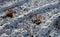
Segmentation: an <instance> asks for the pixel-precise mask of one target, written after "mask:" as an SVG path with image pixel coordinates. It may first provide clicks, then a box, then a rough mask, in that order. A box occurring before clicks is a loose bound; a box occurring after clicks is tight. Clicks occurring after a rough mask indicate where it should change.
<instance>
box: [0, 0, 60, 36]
mask: <svg viewBox="0 0 60 37" xmlns="http://www.w3.org/2000/svg"><path fill="white" fill-rule="evenodd" d="M8 8H12V9H14V10H16V12H17V13H16V14H14V17H13V18H5V19H2V18H0V37H49V36H51V37H60V29H57V28H55V27H54V25H55V23H56V20H57V19H58V17H59V16H60V0H0V16H2V15H4V14H5V11H6V10H7V9H8ZM31 14H41V15H42V19H41V21H42V23H41V24H40V25H36V24H34V23H33V22H32V17H30V16H32V15H31Z"/></svg>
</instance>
